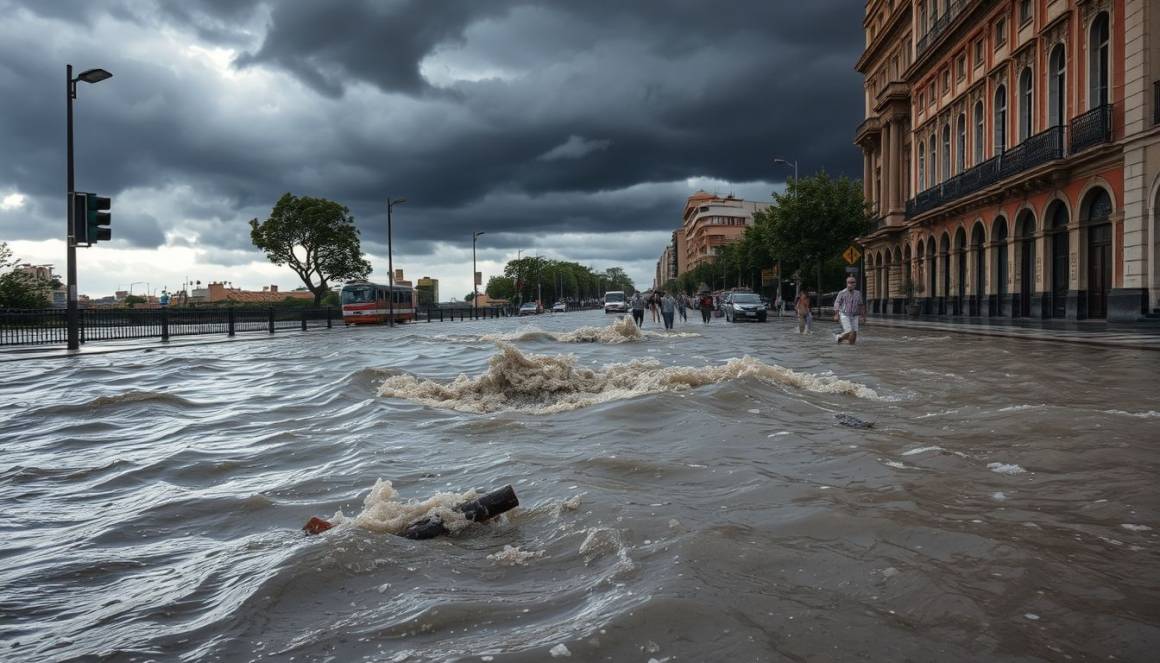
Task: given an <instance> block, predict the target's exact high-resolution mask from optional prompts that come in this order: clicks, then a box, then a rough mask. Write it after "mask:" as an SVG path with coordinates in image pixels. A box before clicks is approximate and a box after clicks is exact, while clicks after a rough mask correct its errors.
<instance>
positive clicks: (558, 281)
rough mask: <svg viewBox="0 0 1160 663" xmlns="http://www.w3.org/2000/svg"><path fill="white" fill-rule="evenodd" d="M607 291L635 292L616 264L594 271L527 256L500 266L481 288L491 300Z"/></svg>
mask: <svg viewBox="0 0 1160 663" xmlns="http://www.w3.org/2000/svg"><path fill="white" fill-rule="evenodd" d="M609 290H623V291H625V293H628V294H631V293H633V292H635V287H634V286H633V283H632V279H630V278H628V274H625V273H624V270H623V269H622V268H620V267H609V268H608V269H606V270H603V271H597V270H595V269H593V268H591V267H589V266H587V265H581V264H580V263H577V262H570V261H567V260H551V259H549V258H542V257H539V256H529V257H527V258H520V259H518V260H511V261H509V262H508V263H507V264H506V265H504V269H503V276H493V277H491V278H490V279H489V280H488V282H487V287H486V288H485V289H484V291H485V292H486V293H487V296H488V297H491V298H493V299H506V300H508V301H512V302H515V301H519V302H527V301H536V300H538V301H541V302H544V303H552V302H556V301H560V300H562V299H568V300H575V301H584V300H591V299H599V298H600V297H603V296H604V293H605V292H607V291H609Z"/></svg>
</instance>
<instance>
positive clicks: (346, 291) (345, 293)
mask: <svg viewBox="0 0 1160 663" xmlns="http://www.w3.org/2000/svg"><path fill="white" fill-rule="evenodd" d="M374 296H375V295H374V289H373V288H371V286H369V285H359V286H350V287H346V288H343V289H342V303H343V304H366V303H367V302H373V301H374Z"/></svg>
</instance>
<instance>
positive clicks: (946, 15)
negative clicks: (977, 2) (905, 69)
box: [915, 0, 968, 55]
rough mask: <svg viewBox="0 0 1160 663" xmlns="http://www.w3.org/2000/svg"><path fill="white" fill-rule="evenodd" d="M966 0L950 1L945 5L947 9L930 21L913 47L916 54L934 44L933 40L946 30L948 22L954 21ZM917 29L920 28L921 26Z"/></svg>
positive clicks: (948, 25)
mask: <svg viewBox="0 0 1160 663" xmlns="http://www.w3.org/2000/svg"><path fill="white" fill-rule="evenodd" d="M967 1H968V0H954V2H951V3H950V4H948V5H947V10H946V11H945V12H943V13H942V15H941V16H939V17H937V18H935V19H934V20H933V21H932V22H931V24H930V29H929V30H927V31H926V34H924V35H923V36H922V38H921V39H919V40H918V45H917V46H916V48H915V54H916V55H917V54H920V53H922V52H923V51H925V50H926V49H927V48H928V47H930V46H933V45H934V42H935V41H936V40H937V39H938V38H939V36H940V35H942V33H944V32H946V29H947V28H948V27H950V24H951V23H952V22H954V20H955V18H957V17H958V15H959V12H961V11H962V10H963V7H964V6H965V5H966V4H967ZM919 29H921V27H920V28H919Z"/></svg>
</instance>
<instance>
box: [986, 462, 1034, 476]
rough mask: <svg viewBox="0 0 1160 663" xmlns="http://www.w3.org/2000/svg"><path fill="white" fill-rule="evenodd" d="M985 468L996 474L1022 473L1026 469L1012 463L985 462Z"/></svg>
mask: <svg viewBox="0 0 1160 663" xmlns="http://www.w3.org/2000/svg"><path fill="white" fill-rule="evenodd" d="M987 469H988V470H991V471H992V472H996V473H998V474H1023V473H1024V472H1026V471H1027V470H1025V469H1023V468H1022V467H1020V466H1018V465H1015V464H1014V463H987Z"/></svg>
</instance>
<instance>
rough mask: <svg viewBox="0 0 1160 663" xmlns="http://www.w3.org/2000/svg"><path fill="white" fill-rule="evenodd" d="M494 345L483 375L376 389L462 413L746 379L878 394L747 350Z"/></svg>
mask: <svg viewBox="0 0 1160 663" xmlns="http://www.w3.org/2000/svg"><path fill="white" fill-rule="evenodd" d="M496 346H497V347H498V348H499V352H497V353H496V354H494V355H492V356H491V358H490V359H489V360H488V369H487V372H486V373H484V374H482V375H478V376H475V377H468V376H467V375H462V374H461V375H460V376H459V377H457V378H455V379H454V380H452V381H451V382H448V383H441V382H436V381H434V380H423V379H420V378H417V377H415V376H413V375H397V376H393V377H389V378H387V379H386V380H384V381H383V384H382V386H381V387H380V388H379V395H381V396H386V397H389V398H403V399H406V400H410V401H414V402H417V403H421V404H423V405H428V406H431V407H440V408H448V409H452V410H458V411H460V412H474V413H485V412H497V411H503V410H517V411H521V412H529V413H533V414H552V413H556V412H564V411H567V410H574V409H577V408H581V407H586V406H589V405H594V404H597V403H602V402H606V401H611V400H620V399H626V398H633V397H635V396H641V395H645V394H654V393H660V392H666V391H683V390H687V389H692V388H694V387H700V386H704V385H708V384H716V383H720V382H724V381H726V380H736V379H740V378H746V377H748V378H754V379H758V380H762V381H765V382H769V383H771V384H783V385H788V386H791V387H795V388H798V389H805V390H807V391H813V392H818V393H824V394H847V395H850V396H856V397H858V398H867V399H875V400H878V399H879V396H878V394H877V393H875V392H874V390H873V389H870V388H869V387H867V386H865V385H861V384H858V383H856V382H851V381H849V380H843V379H840V378H836V377H833V376H830V375H812V374H809V373H799V372H797V371H794V370H792V369H789V368H784V367H781V366H776V365H771V364H765V363H762V362H761V361H758V360H757V359H754V358H753V357H750V356H745V357H741V358H740V359H736V358H734V359H730V360H728V361H727V362H726V363H725V364H722V365H717V366H664V365H663V364H661V363H660V362H658V361H656V360H651V359H650V360H640V359H638V360H633V361H630V362H626V363H617V364H609V365H607V366H605V367H604V368H602V369H590V368H584V367H581V366H577V364H576V358H575V357H574V356H573V355H534V354H530V353H529V354H524V353H523V352H520V351H519V349H517V348H516V347H515V346H513V345H511V344H509V343H504V342H502V341H497V342H496Z"/></svg>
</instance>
